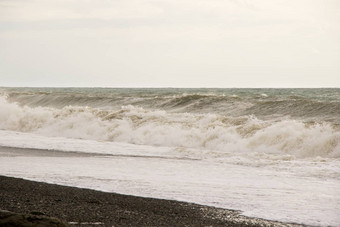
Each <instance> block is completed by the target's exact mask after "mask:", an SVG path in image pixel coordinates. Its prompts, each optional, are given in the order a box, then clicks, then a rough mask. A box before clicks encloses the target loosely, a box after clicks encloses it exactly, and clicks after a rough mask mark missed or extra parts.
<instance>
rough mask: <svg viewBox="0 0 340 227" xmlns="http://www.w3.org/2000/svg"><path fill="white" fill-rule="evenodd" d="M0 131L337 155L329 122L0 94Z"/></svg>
mask: <svg viewBox="0 0 340 227" xmlns="http://www.w3.org/2000/svg"><path fill="white" fill-rule="evenodd" d="M0 129H2V130H12V131H18V132H29V133H34V134H40V135H44V136H52V137H55V136H58V137H66V138H79V139H86V140H98V141H114V142H125V143H131V144H138V145H152V146H167V147H176V148H178V147H182V148H195V149H204V150H213V151H215V155H219V156H223V155H228V154H230V153H250V152H257V153H263V154H274V155H291V156H294V157H297V158H309V157H318V156H320V157H327V158H340V131H338V130H336V129H335V128H334V127H332V125H331V124H329V123H303V122H302V121H299V120H293V119H289V118H285V119H274V120H260V119H258V118H257V117H255V116H253V115H247V116H238V117H231V116H225V115H220V114H216V113H207V114H198V113H171V112H167V111H162V110H146V109H144V108H141V107H135V106H132V105H127V106H122V107H121V108H118V109H101V108H93V107H84V106H78V107H75V106H65V107H63V108H52V107H41V106H40V107H29V106H21V105H18V104H17V103H12V102H9V101H8V100H7V98H6V97H5V96H0Z"/></svg>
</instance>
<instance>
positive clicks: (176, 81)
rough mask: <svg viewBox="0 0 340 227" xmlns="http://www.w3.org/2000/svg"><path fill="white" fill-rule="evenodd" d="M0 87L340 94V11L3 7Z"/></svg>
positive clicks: (218, 6)
mask: <svg viewBox="0 0 340 227" xmlns="http://www.w3.org/2000/svg"><path fill="white" fill-rule="evenodd" d="M0 86H100V87H340V1H339V0H0Z"/></svg>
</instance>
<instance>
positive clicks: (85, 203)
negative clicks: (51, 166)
mask: <svg viewBox="0 0 340 227" xmlns="http://www.w3.org/2000/svg"><path fill="white" fill-rule="evenodd" d="M0 210H8V211H10V212H15V213H23V214H31V213H39V214H43V215H46V216H50V217H55V218H59V219H61V220H64V221H65V222H68V223H69V224H70V225H79V226H80V225H81V226H305V225H300V224H293V223H282V222H277V221H270V220H264V219H260V218H251V217H246V216H243V215H241V214H240V213H241V212H240V211H236V210H227V209H222V208H216V207H209V206H203V205H198V204H193V203H186V202H179V201H172V200H164V199H154V198H144V197H137V196H130V195H122V194H117V193H109V192H102V191H95V190H91V189H84V188H76V187H69V186H62V185H56V184H48V183H43V182H36V181H30V180H24V179H21V178H14V177H7V176H1V175H0Z"/></svg>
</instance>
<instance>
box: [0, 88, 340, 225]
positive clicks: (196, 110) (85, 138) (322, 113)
mask: <svg viewBox="0 0 340 227" xmlns="http://www.w3.org/2000/svg"><path fill="white" fill-rule="evenodd" d="M0 146H1V149H0V150H1V152H0V174H1V175H6V176H12V177H20V178H24V179H30V180H35V181H42V182H49V183H56V184H61V185H69V186H76V187H81V188H90V189H96V190H101V191H107V192H115V193H121V194H127V195H137V196H143V197H153V198H161V199H171V200H179V201H185V202H192V203H198V204H203V205H209V206H214V207H219V208H226V209H235V210H239V211H241V212H242V214H243V215H245V216H250V217H258V218H264V219H269V220H277V221H282V222H289V223H300V224H305V225H311V226H340V88H317V89H316V88H313V89H312V88H311V89H302V88H301V89H299V88H294V89H293V88H292V89H269V88H266V89H250V88H242V89H241V88H225V89H222V88H218V89H217V88H23V87H21V88H13V87H11V88H9V87H0Z"/></svg>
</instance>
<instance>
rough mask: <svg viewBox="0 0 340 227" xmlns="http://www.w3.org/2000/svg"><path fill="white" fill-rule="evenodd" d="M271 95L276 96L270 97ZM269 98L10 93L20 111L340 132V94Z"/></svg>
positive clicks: (256, 94)
mask: <svg viewBox="0 0 340 227" xmlns="http://www.w3.org/2000/svg"><path fill="white" fill-rule="evenodd" d="M270 92H272V93H270ZM284 92H285V93H284V94H281V93H280V92H277V93H275V92H273V91H271V90H268V91H267V93H268V94H267V93H263V91H262V90H261V91H257V90H254V91H253V90H250V91H248V90H240V91H238V90H236V92H235V93H237V94H235V93H234V92H229V94H225V93H223V92H215V93H214V92H212V91H210V92H202V91H201V92H191V93H190V92H183V91H182V92H181V90H176V91H175V92H174V91H172V92H169V91H167V89H164V90H155V91H153V90H151V91H148V90H138V89H137V90H133V89H131V90H123V91H121V90H114V91H110V90H100V89H99V90H90V91H89V92H87V90H81V89H73V90H72V89H69V90H51V91H49V90H46V89H45V90H32V89H31V90H19V89H17V90H6V91H5V92H2V93H3V96H6V97H7V100H8V102H16V103H18V105H20V106H30V107H39V106H40V107H53V108H64V107H66V106H89V107H93V108H100V109H109V110H113V109H114V110H118V109H120V108H121V106H127V105H133V106H139V107H142V108H144V109H147V110H157V109H162V110H166V111H168V112H178V113H185V112H188V113H195V114H196V113H213V114H219V115H226V116H233V117H241V116H248V115H255V116H256V117H257V118H259V119H263V120H264V119H268V118H273V117H282V116H289V117H292V118H294V119H297V120H301V121H304V122H314V121H315V122H319V123H321V122H323V121H327V122H331V123H332V124H334V125H337V127H340V90H335V91H333V90H331V92H329V93H330V94H331V95H329V94H328V93H327V95H328V96H325V95H324V94H323V93H322V91H319V92H318V93H317V92H316V91H314V90H312V91H309V90H307V91H305V92H304V93H303V92H301V94H295V93H293V92H287V91H284Z"/></svg>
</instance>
